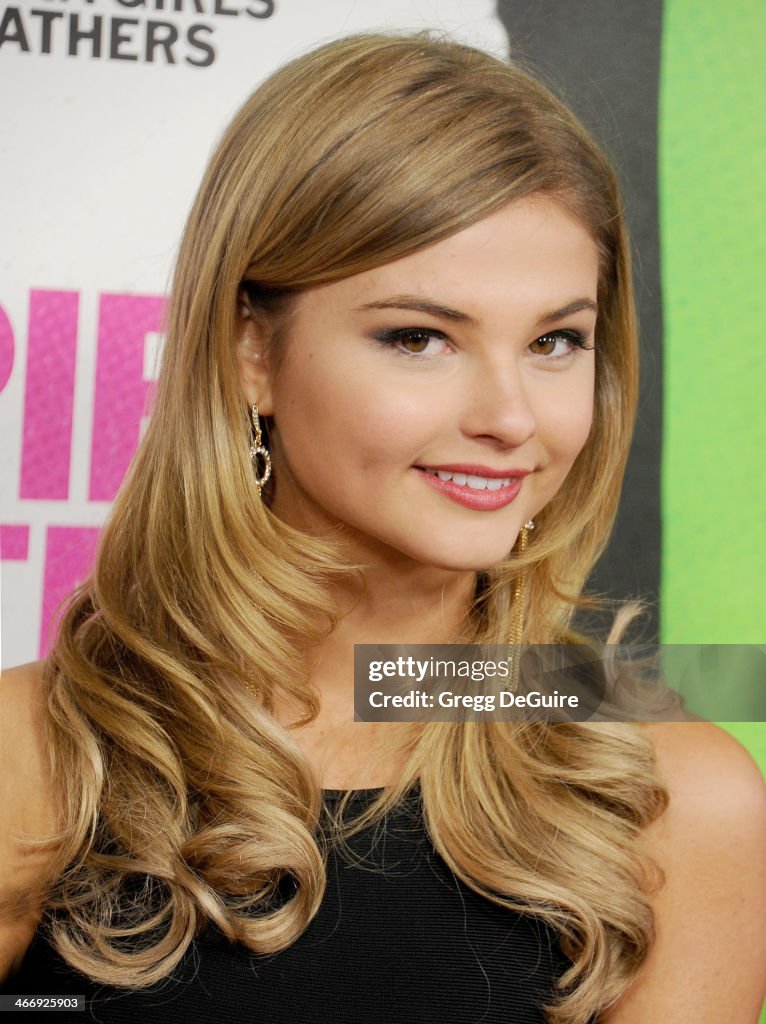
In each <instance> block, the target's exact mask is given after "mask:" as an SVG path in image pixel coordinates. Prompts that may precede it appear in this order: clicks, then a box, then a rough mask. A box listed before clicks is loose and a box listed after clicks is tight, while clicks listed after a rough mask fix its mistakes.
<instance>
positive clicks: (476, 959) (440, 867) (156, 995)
mask: <svg viewBox="0 0 766 1024" xmlns="http://www.w3.org/2000/svg"><path fill="white" fill-rule="evenodd" d="M372 792H374V791H369V792H367V793H364V792H362V793H358V794H355V795H354V801H355V802H356V804H357V805H358V803H359V801H360V800H364V799H370V795H371V793H372ZM326 796H327V800H328V803H330V802H331V801H332V800H335V799H337V794H327V795H326ZM353 809H354V808H353V807H352V810H353ZM357 809H358V807H357ZM349 847H350V849H351V851H352V852H353V854H354V857H353V858H349V857H348V855H347V854H344V853H342V852H341V851H339V850H336V849H331V851H330V854H329V860H328V879H327V882H328V885H327V892H326V896H325V899H324V901H323V903H322V907H321V909H320V911H319V913H318V915H317V916H316V917H315V918H314V920H313V921H312V922H311V924H310V925H309V927H308V928H307V929H306V931H305V932H304V933H303V934H302V935H301V937H300V938H299V939H298V940H297V941H296V942H295V943H294V944H293V945H292V946H290V947H289V948H288V949H286V950H284V951H283V952H280V953H278V954H275V955H272V956H255V955H252V954H251V953H249V952H248V951H247V950H246V949H245V948H244V947H241V946H238V945H232V944H230V943H229V942H228V941H227V940H226V939H225V938H224V937H223V936H222V935H221V934H220V933H219V932H217V931H214V930H212V929H209V930H208V931H207V932H206V933H204V934H203V935H202V936H201V938H200V939H199V940H198V941H197V942H196V943H195V944H194V946H193V948H192V949H190V950H189V952H188V954H187V956H186V957H185V959H184V961H183V962H182V964H181V965H180V966H179V968H178V969H176V971H175V972H174V974H173V976H172V978H169V979H167V980H165V981H164V982H163V983H162V984H160V985H155V986H153V987H152V988H151V989H143V990H139V991H132V992H126V991H125V990H122V989H112V988H106V987H104V986H99V985H95V984H93V983H92V982H90V981H88V980H87V979H85V978H84V977H83V976H82V975H80V974H78V973H76V972H74V971H72V970H71V969H70V968H69V967H67V965H66V964H65V963H64V962H63V961H62V960H61V959H60V958H58V957H57V956H56V955H55V954H54V953H53V951H52V949H51V948H50V946H49V945H48V944H47V943H46V942H45V940H44V937H43V932H42V930H38V933H37V935H36V936H35V939H34V941H33V943H32V945H31V947H30V948H29V950H28V952H27V955H26V957H25V959H24V962H23V964H22V967H21V971H20V973H19V974H17V975H16V976H14V977H13V978H11V979H9V980H8V981H7V982H6V984H5V987H4V988H3V990H2V991H3V992H6V993H13V994H23V995H52V994H55V995H65V994H72V995H74V994H80V995H85V996H86V999H87V1010H86V1011H85V1012H72V1011H59V1012H57V1017H56V1019H57V1020H61V1018H62V1016H63V1017H64V1018H65V1019H71V1020H73V1021H74V1020H77V1021H80V1022H84V1021H91V1020H93V1021H100V1022H103V1024H153V1022H157V1024H160V1022H162V1024H176V1022H178V1024H213V1022H215V1024H218V1022H220V1021H232V1022H240V1021H241V1022H253V1024H256V1022H257V1024H308V1022H312V1024H313V1022H316V1021H332V1022H333V1024H378V1022H380V1024H413V1022H418V1024H428V1022H433V1024H450V1022H455V1024H494V1022H498V1024H500V1022H502V1024H543V1022H544V1016H543V1014H542V1011H541V1009H540V1007H541V1006H542V1005H543V1003H544V1002H545V1001H546V1000H548V999H549V998H551V996H552V994H553V984H554V979H555V978H556V977H558V976H559V975H560V974H561V973H562V972H563V970H564V969H565V967H566V966H567V963H568V962H567V960H566V958H565V957H564V956H563V953H562V952H561V949H560V947H559V945H558V942H557V939H556V936H555V933H553V932H552V931H551V930H550V929H549V928H548V927H547V926H546V925H545V924H544V923H543V922H541V921H540V920H539V919H537V918H535V917H533V916H530V915H521V914H515V913H512V912H509V911H508V910H504V909H502V908H500V907H497V906H495V905H494V904H493V903H491V902H490V901H489V900H487V899H485V898H483V897H481V896H478V895H476V894H475V893H474V892H472V891H471V890H470V889H468V888H467V887H466V886H464V885H462V884H461V883H459V882H458V881H457V880H456V879H455V877H454V875H453V874H452V872H451V871H450V870H449V869H448V868H447V866H446V865H445V863H444V861H443V860H442V859H441V858H440V857H438V856H437V854H436V853H435V851H434V850H433V847H432V846H431V844H430V841H429V840H428V837H427V834H426V831H425V828H424V826H423V819H422V814H421V807H420V803H419V798H418V796H417V794H415V795H413V796H411V797H410V798H409V799H408V800H407V801H405V802H404V804H403V805H402V806H401V807H399V808H397V809H396V810H395V811H393V812H392V813H391V814H390V815H389V817H388V819H387V820H386V822H385V823H382V822H381V823H379V824H377V825H375V826H372V827H370V828H368V829H366V830H365V831H363V832H361V833H359V835H358V836H356V837H354V838H353V839H352V840H351V841H350V843H349ZM359 858H362V860H361V862H359Z"/></svg>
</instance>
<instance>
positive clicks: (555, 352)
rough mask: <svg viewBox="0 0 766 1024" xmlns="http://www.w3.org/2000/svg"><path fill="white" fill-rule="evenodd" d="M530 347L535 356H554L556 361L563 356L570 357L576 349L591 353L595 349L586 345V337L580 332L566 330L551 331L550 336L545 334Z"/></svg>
mask: <svg viewBox="0 0 766 1024" xmlns="http://www.w3.org/2000/svg"><path fill="white" fill-rule="evenodd" d="M529 347H530V349H531V350H532V352H533V353H534V355H538V356H552V357H553V358H554V359H560V358H561V357H562V356H568V355H569V354H570V352H573V351H574V350H575V349H576V348H582V349H586V350H588V351H589V350H590V349H592V348H593V345H586V344H585V336H584V335H583V334H581V333H580V332H579V331H573V330H566V331H551V333H550V334H543V335H542V337H540V338H537V339H536V340H535V341H533V342H532V344H531V345H530V346H529Z"/></svg>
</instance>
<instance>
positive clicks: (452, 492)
mask: <svg viewBox="0 0 766 1024" xmlns="http://www.w3.org/2000/svg"><path fill="white" fill-rule="evenodd" d="M415 468H416V469H417V470H418V471H419V472H420V473H422V474H423V477H424V479H425V481H426V483H427V484H428V485H429V486H431V487H435V488H436V489H437V490H438V491H440V492H441V493H442V494H443V495H444V496H445V497H447V498H451V499H452V500H453V501H457V502H460V504H462V505H465V506H466V508H474V509H476V510H477V511H493V510H494V509H498V508H504V507H505V506H506V505H510V503H511V502H512V501H513V500H514V499H515V498H516V496H517V495H518V493H519V491H520V490H521V481H522V479H523V477H524V476H526V475H527V472H528V471H527V470H524V471H523V472H520V471H518V470H509V471H501V472H502V475H501V474H500V472H498V473H495V472H493V471H492V470H487V469H484V467H481V466H479V467H472V466H459V467H456V468H454V469H426V468H423V467H422V466H416V467H415Z"/></svg>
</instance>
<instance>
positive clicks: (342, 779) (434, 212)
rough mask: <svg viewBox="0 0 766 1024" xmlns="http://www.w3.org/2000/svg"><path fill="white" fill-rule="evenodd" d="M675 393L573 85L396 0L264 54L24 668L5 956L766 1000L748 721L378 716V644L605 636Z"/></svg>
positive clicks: (9, 961) (764, 881) (535, 1003)
mask: <svg viewBox="0 0 766 1024" xmlns="http://www.w3.org/2000/svg"><path fill="white" fill-rule="evenodd" d="M635 398H636V329H635V320H634V311H633V300H632V293H631V281H630V268H629V258H628V245H627V240H626V234H625V228H624V225H623V221H622V216H621V212H620V201H619V196H618V193H617V189H616V185H615V181H614V177H613V174H612V172H611V170H610V168H609V166H608V164H607V163H606V162H605V160H604V158H603V157H602V155H601V154H600V153H599V151H598V150H597V148H596V147H595V145H594V143H593V142H592V140H591V139H590V138H589V137H588V135H587V134H586V133H585V132H584V130H583V129H582V127H581V126H580V125H579V124H578V123H577V121H576V120H575V119H574V117H573V116H572V114H571V113H570V112H569V111H567V110H566V109H565V108H564V107H563V106H562V105H561V104H560V103H559V102H557V101H556V100H555V99H554V98H553V97H552V96H551V95H550V94H549V93H548V91H547V90H546V89H545V88H543V87H542V86H541V85H539V84H538V83H537V82H536V81H535V80H534V79H533V78H531V77H530V76H528V75H527V74H525V73H523V72H522V71H521V70H519V69H517V68H515V67H513V66H509V65H507V64H505V63H503V62H500V61H498V60H496V59H494V58H492V57H490V56H487V55H486V54H483V53H480V52H478V51H475V50H472V49H469V48H466V47H463V46H460V45H457V44H452V43H448V42H443V41H433V40H430V39H427V38H425V37H391V36H383V35H380V36H378V35H369V36H359V37H354V38H349V39H346V40H341V41H339V42H336V43H332V44H330V45H327V46H324V47H322V48H320V49H318V50H316V51H315V52H313V53H311V54H309V55H307V56H305V57H302V58H300V59H298V60H296V61H294V62H292V63H291V64H288V65H287V66H286V67H284V68H283V69H282V70H280V71H279V72H277V73H276V74H275V75H273V76H272V77H271V78H270V79H269V80H268V81H267V82H265V84H263V85H262V86H261V87H260V88H259V89H258V90H257V91H256V92H255V93H254V95H253V96H252V97H251V98H250V99H249V100H248V101H247V102H246V103H245V105H244V106H243V107H242V109H241V110H240V111H239V113H238V114H237V115H236V117H235V119H234V121H233V122H232V124H231V126H230V127H229V129H228V130H227V132H226V133H225V135H224V137H223V138H222V140H221V142H220V144H219V145H218V147H217V150H216V152H215V153H214V155H213V157H212V160H211V163H210V167H209V169H208V171H207V174H206V176H205V179H204V181H203V183H202V186H201V189H200V192H199V195H198V197H197V200H196V202H195V204H194V207H193V210H192V212H191V215H190V218H189V222H188V225H187V227H186V231H185V234H184V238H183V241H182V244H181V248H180V253H179V257H178V263H177V270H176V275H175V280H174V285H173V291H172V302H171V310H170V317H169V327H168V336H167V343H166V348H165V353H164V363H163V367H162V375H161V380H160V384H159V390H158V395H157V399H156V404H155V407H154V411H153V416H152V419H151V423H150V425H149V428H148V430H147V432H146V435H145V437H144V440H143V441H142V444H141V446H140V449H139V451H138V453H137V455H136V458H135V461H134V463H133V465H132V468H131V470H130V472H129V474H128V478H127V479H126V481H125V484H124V486H123V488H122V491H121V493H120V495H119V496H118V499H117V501H116V502H115V505H114V509H113V512H112V516H111V519H110V521H109V523H108V525H107V527H106V528H105V530H104V532H103V539H102V543H101V547H100V551H99V555H98V560H97V564H96V568H95V570H94V573H93V576H92V578H91V579H90V580H89V581H88V582H87V583H86V584H85V585H84V586H83V587H82V588H81V589H80V590H79V591H78V592H77V593H76V594H75V595H74V596H73V598H72V600H71V602H70V605H69V607H68V610H67V613H66V616H65V618H64V620H63V625H62V627H61V630H60V634H59V637H58V640H57V643H56V646H55V648H54V650H53V651H52V653H51V655H50V657H49V658H48V659H47V660H46V662H45V663H43V664H40V665H32V666H26V667H23V668H19V669H16V670H13V671H10V672H8V673H6V674H5V675H4V677H3V685H2V698H3V711H2V734H3V753H2V766H1V768H2V771H1V772H0V785H1V786H2V790H3V791H2V801H1V802H0V819H1V820H2V839H0V844H1V845H0V896H1V897H2V916H1V917H0V965H1V966H2V972H3V974H4V976H5V982H4V992H7V993H12V994H14V993H15V994H22V995H37V994H46V995H58V996H62V997H63V996H65V995H71V994H79V995H81V996H82V995H84V996H85V999H86V1006H87V1011H88V1012H87V1014H86V1017H88V1016H92V1017H93V1018H94V1019H98V1020H101V1021H108V1022H117V1021H135V1020H140V1021H142V1022H151V1021H160V1020H162V1021H163V1022H165V1021H176V1020H179V1021H180V1020H183V1021H184V1022H185V1024H194V1022H202V1021H219V1020H232V1021H237V1020H242V1021H250V1020H253V1021H263V1022H269V1024H272V1022H290V1024H294V1022H299V1021H320V1020H332V1021H337V1022H349V1024H351V1022H353V1024H357V1022H371V1024H372V1022H378V1021H385V1022H386V1024H402V1022H405V1021H406V1022H411V1021H434V1022H439V1024H444V1022H453V1021H454V1022H456V1024H469V1022H479V1021H481V1022H483V1024H489V1022H494V1021H498V1022H500V1021H503V1022H514V1024H527V1022H535V1024H541V1022H544V1021H546V1022H555V1024H586V1022H596V1021H598V1022H603V1024H654V1022H660V1021H661V1022H663V1024H720V1022H721V1021H722V1020H726V1021H727V1022H731V1024H755V1021H756V1018H757V1014H758V1011H759V1007H760V1002H761V1000H762V998H763V995H764V987H765V986H766V967H765V966H764V964H765V963H766V936H765V935H764V929H763V920H764V917H765V914H764V912H765V911H766V835H765V833H766V796H765V791H764V785H763V780H762V779H761V776H760V774H759V772H758V770H757V768H756V767H755V765H754V764H753V762H752V760H751V759H750V758H749V756H748V755H747V754H746V753H745V751H744V750H743V749H742V748H741V747H740V746H739V745H738V744H737V743H736V742H735V741H734V740H732V739H730V738H729V737H728V736H727V734H725V733H724V732H722V731H721V730H719V729H717V728H716V727H714V726H712V725H708V724H705V723H694V724H691V723H673V724H666V725H653V726H642V725H636V724H632V725H631V724H626V723H619V724H618V723H613V724H610V723H598V724H587V723H586V724H577V723H558V724H555V725H553V724H551V725H545V724H541V723H536V724H531V723H526V724H523V723H518V724H508V723H506V724H502V723H497V722H491V721H487V722H484V723H476V722H471V723H463V724H459V723H453V724H444V723H436V722H431V723H419V724H410V725H408V724H390V723H389V724H373V723H359V722H357V723H355V722H354V721H353V645H354V644H355V643H365V642H369V643H376V644H377V643H396V644H401V643H449V642H454V641H456V640H460V641H473V642H497V643H502V642H506V641H507V640H508V639H509V638H510V637H512V636H513V637H515V638H517V639H518V638H523V639H524V640H525V641H529V642H533V643H546V642H550V641H553V640H557V639H561V638H566V637H568V636H570V635H571V633H570V620H571V617H572V614H573V611H574V610H575V609H576V607H577V606H578V602H579V601H580V597H579V595H580V592H581V589H582V587H583V584H584V581H585V579H586V578H587V576H588V573H589V571H590V569H591V568H592V566H593V564H594V562H595V560H596V559H597V557H598V555H599V554H600V552H601V551H602V549H603V547H604V545H605V543H606V540H607V536H608V534H609V530H610V527H611V524H612V521H613V518H614V515H615V510H616V507H617V501H618V495H619V490H620V483H621V479H622V474H623V468H624V464H625V460H626V456H627V451H628V445H629V441H630V434H631V426H632V422H633V414H634V406H635ZM532 524H534V528H533V527H532ZM522 583H523V585H522ZM618 625H619V623H618ZM23 836H27V837H35V836H36V837H41V839H42V840H45V839H47V842H44V841H40V842H38V843H37V844H36V845H35V844H34V842H32V840H31V839H29V838H28V840H27V842H26V843H25V842H23V841H22V839H21V838H20V837H23ZM71 1012H72V1016H73V1019H77V1020H82V1019H84V1018H83V1015H82V1013H80V1012H79V1011H71Z"/></svg>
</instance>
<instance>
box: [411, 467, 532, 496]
mask: <svg viewBox="0 0 766 1024" xmlns="http://www.w3.org/2000/svg"><path fill="white" fill-rule="evenodd" d="M426 473H430V474H431V476H438V477H439V479H440V480H451V481H452V483H453V484H458V485H459V486H460V487H471V488H472V489H473V490H474V491H483V490H487V491H499V490H500V488H501V487H509V486H510V484H511V479H512V478H511V477H503V478H500V479H499V478H498V477H486V476H469V475H468V474H467V473H447V472H446V471H445V470H443V469H427V470H426Z"/></svg>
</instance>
